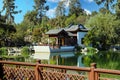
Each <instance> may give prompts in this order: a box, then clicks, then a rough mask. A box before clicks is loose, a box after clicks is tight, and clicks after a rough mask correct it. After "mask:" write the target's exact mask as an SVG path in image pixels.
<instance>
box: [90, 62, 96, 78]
mask: <svg viewBox="0 0 120 80" xmlns="http://www.w3.org/2000/svg"><path fill="white" fill-rule="evenodd" d="M95 68H96V63H92V64H91V71H90V73H89V80H96V77H95V71H94V69H95Z"/></svg>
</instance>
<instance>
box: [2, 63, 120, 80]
mask: <svg viewBox="0 0 120 80" xmlns="http://www.w3.org/2000/svg"><path fill="white" fill-rule="evenodd" d="M103 73H104V74H114V75H118V77H119V76H120V71H119V70H107V69H98V68H96V64H95V63H92V64H91V67H90V68H82V67H71V66H56V65H48V64H40V63H39V62H37V63H36V64H32V63H24V62H10V61H0V80H120V77H119V78H118V79H113V78H111V79H110V78H109V77H108V78H102V77H101V74H103Z"/></svg>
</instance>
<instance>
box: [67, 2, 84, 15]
mask: <svg viewBox="0 0 120 80" xmlns="http://www.w3.org/2000/svg"><path fill="white" fill-rule="evenodd" d="M83 12H84V10H83V9H82V8H81V4H80V0H70V4H69V15H72V14H75V15H76V16H79V15H80V14H83Z"/></svg>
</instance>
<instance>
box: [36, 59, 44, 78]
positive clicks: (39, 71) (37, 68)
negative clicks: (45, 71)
mask: <svg viewBox="0 0 120 80" xmlns="http://www.w3.org/2000/svg"><path fill="white" fill-rule="evenodd" d="M40 63H41V60H37V64H36V67H35V78H36V80H43V79H42V75H41V68H39V64H40Z"/></svg>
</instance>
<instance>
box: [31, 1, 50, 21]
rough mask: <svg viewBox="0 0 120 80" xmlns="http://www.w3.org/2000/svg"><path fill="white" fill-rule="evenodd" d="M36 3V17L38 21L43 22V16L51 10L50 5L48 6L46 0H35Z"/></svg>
mask: <svg viewBox="0 0 120 80" xmlns="http://www.w3.org/2000/svg"><path fill="white" fill-rule="evenodd" d="M34 2H35V5H34V6H33V7H34V9H35V11H36V12H37V15H36V18H37V22H39V23H41V22H42V17H43V16H45V13H46V11H47V10H49V6H46V5H45V3H46V0H34Z"/></svg>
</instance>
